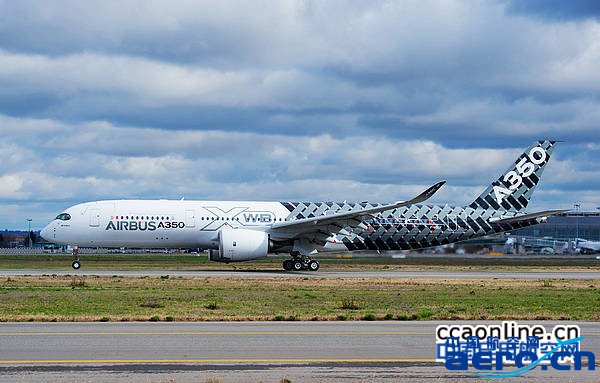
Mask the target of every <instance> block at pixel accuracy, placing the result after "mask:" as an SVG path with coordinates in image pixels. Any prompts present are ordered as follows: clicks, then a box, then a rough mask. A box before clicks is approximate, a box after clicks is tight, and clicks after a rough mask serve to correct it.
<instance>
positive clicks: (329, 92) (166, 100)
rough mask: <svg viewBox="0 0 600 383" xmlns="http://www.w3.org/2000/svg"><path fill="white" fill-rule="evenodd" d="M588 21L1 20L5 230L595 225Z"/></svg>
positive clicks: (231, 12)
mask: <svg viewBox="0 0 600 383" xmlns="http://www.w3.org/2000/svg"><path fill="white" fill-rule="evenodd" d="M599 21H600V5H598V3H597V2H596V1H549V0H530V1H515V2H511V1H482V2H475V1H457V2H453V1H440V2H437V1H434V2H429V1H421V0H419V1H402V2H393V1H382V2H379V1H355V2H354V1H348V0H343V1H339V2H338V1H329V2H325V1H314V2H312V1H281V0H274V1H231V2H225V1H221V0H218V1H214V2H211V1H205V2H199V1H172V0H170V1H152V2H147V1H122V0H119V1H114V2H112V1H106V0H103V1H98V2H97V3H96V4H94V2H92V1H86V2H81V1H76V0H75V1H52V2H40V1H2V0H0V228H23V227H26V221H25V219H26V218H28V217H31V218H32V219H33V227H34V228H40V227H42V226H44V225H45V224H46V223H47V222H48V221H49V220H50V219H52V218H53V217H54V216H55V215H56V214H57V213H60V211H61V210H62V209H64V208H66V207H68V206H70V205H72V204H75V203H79V202H83V201H89V200H97V199H112V198H173V199H180V198H182V197H185V198H186V199H252V200H269V199H275V200H287V199H292V200H296V199H299V200H344V199H347V200H367V199H368V200H372V201H390V200H398V199H406V198H409V197H411V196H412V195H413V194H414V193H416V192H419V191H420V190H421V189H423V188H424V187H426V186H427V185H429V184H432V183H434V182H436V181H438V180H440V179H446V180H447V181H448V184H447V185H446V186H445V187H444V189H442V190H441V191H440V192H439V193H438V194H437V195H436V196H435V197H434V198H433V199H432V201H433V202H439V203H446V202H448V203H452V204H466V203H469V202H470V201H471V200H472V199H474V198H475V197H476V196H477V195H478V194H479V193H480V192H481V191H482V189H483V188H485V186H487V184H489V182H491V181H492V179H495V178H496V177H497V176H498V175H500V173H502V172H503V171H504V170H505V169H506V168H507V167H508V165H509V164H510V162H511V161H513V160H514V159H515V158H516V156H517V155H518V154H519V153H521V151H522V150H523V149H524V148H526V147H527V146H528V145H530V143H531V142H532V141H534V140H537V139H541V138H551V139H560V140H564V141H565V142H563V143H561V144H560V146H559V147H558V148H557V150H556V151H555V155H554V158H553V160H552V161H551V163H550V164H549V165H548V167H547V169H546V174H545V177H544V179H543V180H542V182H541V184H540V187H539V188H538V190H537V192H536V193H535V194H534V197H533V200H532V203H531V204H530V208H529V210H530V211H533V210H536V209H543V208H572V207H573V204H574V203H575V202H578V203H581V205H582V206H583V207H584V208H586V209H587V210H595V209H596V207H598V206H600V170H599V168H598V161H599V160H600V23H599Z"/></svg>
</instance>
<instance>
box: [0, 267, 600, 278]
mask: <svg viewBox="0 0 600 383" xmlns="http://www.w3.org/2000/svg"><path fill="white" fill-rule="evenodd" d="M53 274H55V275H101V276H102V275H104V276H112V275H120V276H130V277H141V276H160V275H169V276H172V277H197V278H211V277H215V278H217V277H220V278H307V277H308V278H400V279H410V278H428V279H533V280H538V279H600V272H598V271H593V270H590V271H588V270H578V271H560V270H559V271H548V270H528V271H494V270H484V271H482V270H473V271H470V270H469V271H448V270H423V271H403V270H381V271H379V270H377V271H372V270H364V271H363V270H356V271H327V270H322V271H321V270H319V271H317V272H311V271H303V272H286V271H283V270H282V271H278V270H264V271H245V270H121V269H111V270H86V269H79V270H72V269H64V270H55V269H47V270H43V269H42V270H40V269H20V270H13V269H3V270H0V276H3V277H9V276H16V275H53Z"/></svg>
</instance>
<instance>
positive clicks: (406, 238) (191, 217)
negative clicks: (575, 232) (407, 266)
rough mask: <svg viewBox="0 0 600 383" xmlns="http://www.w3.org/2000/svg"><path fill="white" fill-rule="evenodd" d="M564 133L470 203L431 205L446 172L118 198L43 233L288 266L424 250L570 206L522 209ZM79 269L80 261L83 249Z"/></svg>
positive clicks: (67, 240) (538, 146) (74, 211)
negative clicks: (340, 194) (283, 196)
mask: <svg viewBox="0 0 600 383" xmlns="http://www.w3.org/2000/svg"><path fill="white" fill-rule="evenodd" d="M555 143H556V142H555V141H537V142H535V143H534V144H533V145H532V146H531V147H530V148H528V149H527V150H526V151H525V152H524V153H523V154H521V155H520V156H519V157H518V158H517V160H516V161H515V162H514V163H513V164H512V165H511V166H510V168H509V169H508V170H507V171H506V172H505V173H503V174H502V175H501V176H500V177H499V178H498V179H497V180H495V181H494V182H493V183H492V184H491V185H490V186H489V187H488V188H487V189H486V190H485V191H484V192H483V193H482V194H481V195H480V196H479V197H477V199H475V201H473V202H472V203H471V204H469V205H468V206H462V207H453V206H448V205H424V204H421V203H422V202H424V201H426V200H427V199H429V198H430V197H431V196H432V195H433V194H434V193H435V192H436V191H437V190H438V189H439V188H440V187H442V185H443V184H444V183H445V181H441V182H438V183H436V184H435V185H433V186H431V187H429V188H428V189H427V190H425V191H423V192H422V193H421V194H419V195H418V196H416V197H415V198H413V199H410V200H408V201H399V202H395V203H390V204H386V203H370V202H361V203H349V202H345V201H344V202H256V201H184V200H181V201H172V200H114V201H96V202H88V203H83V204H79V205H75V206H72V207H70V208H68V209H66V210H65V211H64V212H63V213H61V214H59V215H58V216H57V217H56V218H55V219H54V220H53V221H52V222H51V223H50V224H49V225H48V226H46V227H45V228H44V229H43V230H42V232H41V235H42V237H43V238H44V239H46V240H47V241H49V242H53V243H60V244H67V245H75V246H80V247H117V248H118V247H128V248H194V247H200V248H209V249H211V250H210V254H209V257H210V259H211V260H213V261H217V262H238V261H247V260H252V259H259V258H264V257H266V256H267V254H268V253H289V254H290V255H291V258H290V259H288V260H285V261H284V262H283V267H284V269H286V270H303V269H308V270H313V271H315V270H317V269H318V268H319V263H318V261H317V260H315V259H313V256H314V255H315V254H317V253H318V252H324V251H340V250H350V251H351V250H367V249H368V250H401V249H406V250H408V249H421V248H426V247H432V246H439V245H444V244H449V243H453V242H458V241H463V240H468V239H473V238H477V237H482V236H485V235H490V234H495V233H500V232H504V231H510V230H514V229H517V228H521V227H525V226H530V225H535V224H538V223H540V222H542V221H543V220H544V219H545V217H546V216H549V215H552V214H558V213H562V212H564V211H566V210H549V211H543V212H538V213H533V214H525V213H523V212H522V211H523V209H525V207H526V206H527V204H528V202H529V199H530V198H531V195H532V193H533V190H534V189H535V187H536V185H537V184H538V182H539V181H540V177H541V175H542V172H543V170H544V167H545V166H546V164H547V163H548V161H549V159H550V155H551V154H552V151H553V149H554V147H555ZM75 257H76V258H75V261H73V264H72V266H73V268H75V269H78V268H79V267H80V262H79V258H78V257H77V253H76V252H75Z"/></svg>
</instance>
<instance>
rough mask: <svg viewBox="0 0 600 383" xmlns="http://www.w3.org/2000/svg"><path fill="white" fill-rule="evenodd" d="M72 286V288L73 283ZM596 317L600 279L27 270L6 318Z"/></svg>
mask: <svg viewBox="0 0 600 383" xmlns="http://www.w3.org/2000/svg"><path fill="white" fill-rule="evenodd" d="M74 286H75V287H74ZM391 318H396V319H400V320H413V319H416V320H440V319H553V320H558V319H572V320H600V281H593V280H587V281H585V280H574V281H571V280H555V281H554V282H553V283H552V285H550V286H549V285H548V283H547V282H546V281H543V280H540V281H514V280H491V281H468V280H453V281H438V280H408V281H407V280H398V279H383V278H378V279H368V278H365V279H309V280H303V279H299V278H298V279H297V278H290V279H280V278H261V279H238V278H169V279H161V278H160V277H139V278H138V277H124V278H113V277H78V278H74V277H68V276H41V277H35V276H21V277H9V278H4V279H2V280H0V320H2V321H29V320H35V321H40V320H44V321H51V320H56V321H75V320H77V321H80V320H82V321H107V320H110V321H122V320H127V321H129V320H145V321H148V320H152V321H156V320H160V321H165V320H168V321H171V320H173V321H181V320H194V321H202V320H336V319H337V320H359V319H362V320H386V319H388V320H389V319H391Z"/></svg>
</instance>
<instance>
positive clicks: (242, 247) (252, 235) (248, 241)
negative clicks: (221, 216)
mask: <svg viewBox="0 0 600 383" xmlns="http://www.w3.org/2000/svg"><path fill="white" fill-rule="evenodd" d="M268 252H269V235H268V234H267V233H265V232H263V231H256V230H247V229H223V230H221V231H220V232H219V249H218V250H210V253H209V259H210V260H211V261H217V262H239V261H248V260H250V259H259V258H265V257H266V256H267V253H268Z"/></svg>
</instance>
